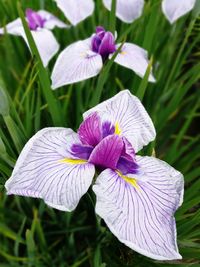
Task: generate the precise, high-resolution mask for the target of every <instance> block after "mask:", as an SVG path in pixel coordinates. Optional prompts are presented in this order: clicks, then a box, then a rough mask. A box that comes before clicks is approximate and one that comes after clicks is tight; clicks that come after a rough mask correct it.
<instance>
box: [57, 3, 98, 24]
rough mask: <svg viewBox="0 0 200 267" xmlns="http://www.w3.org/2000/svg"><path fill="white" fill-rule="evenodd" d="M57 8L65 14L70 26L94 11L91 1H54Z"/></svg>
mask: <svg viewBox="0 0 200 267" xmlns="http://www.w3.org/2000/svg"><path fill="white" fill-rule="evenodd" d="M55 1H56V3H57V5H58V7H59V8H60V9H61V10H62V12H63V13H64V14H65V16H66V18H67V19H68V20H69V21H70V22H71V24H72V25H74V26H75V25H76V24H78V23H79V22H81V21H82V20H84V19H86V18H87V17H89V16H90V15H92V13H93V11H94V2H93V0H67V1H66V0H55Z"/></svg>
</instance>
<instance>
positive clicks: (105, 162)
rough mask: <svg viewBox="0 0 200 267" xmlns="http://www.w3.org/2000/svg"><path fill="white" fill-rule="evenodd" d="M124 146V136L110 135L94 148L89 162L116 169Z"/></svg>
mask: <svg viewBox="0 0 200 267" xmlns="http://www.w3.org/2000/svg"><path fill="white" fill-rule="evenodd" d="M123 146H124V144H123V140H122V138H120V137H119V136H117V135H109V136H107V137H106V138H104V139H103V140H102V141H101V142H100V143H99V144H98V145H97V146H96V147H95V148H94V150H93V151H92V153H91V155H90V157H89V160H88V162H90V163H92V164H94V165H96V166H99V167H101V168H103V169H105V168H110V169H114V170H115V169H116V167H117V162H118V160H119V158H120V155H121V152H122V150H123Z"/></svg>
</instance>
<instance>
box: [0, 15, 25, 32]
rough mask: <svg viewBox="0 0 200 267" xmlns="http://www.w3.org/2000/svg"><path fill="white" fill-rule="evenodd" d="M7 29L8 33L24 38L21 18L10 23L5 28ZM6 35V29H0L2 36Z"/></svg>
mask: <svg viewBox="0 0 200 267" xmlns="http://www.w3.org/2000/svg"><path fill="white" fill-rule="evenodd" d="M5 28H6V32H7V33H9V34H12V35H17V36H22V34H23V32H24V29H23V26H22V22H21V19H20V18H18V19H16V20H14V21H12V22H10V23H8V24H7V25H6V26H5ZM4 33H5V32H4V28H0V34H4Z"/></svg>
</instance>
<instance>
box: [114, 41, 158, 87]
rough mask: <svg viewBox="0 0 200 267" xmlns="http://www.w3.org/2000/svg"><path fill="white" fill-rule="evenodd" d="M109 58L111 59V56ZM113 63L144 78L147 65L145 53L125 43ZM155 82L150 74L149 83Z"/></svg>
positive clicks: (139, 48) (141, 49)
mask: <svg viewBox="0 0 200 267" xmlns="http://www.w3.org/2000/svg"><path fill="white" fill-rule="evenodd" d="M119 46H120V44H118V45H117V47H119ZM109 58H110V59H111V58H112V55H110V57H109ZM114 61H115V62H116V63H118V64H119V65H121V66H123V67H126V68H128V69H131V70H132V71H134V72H135V73H136V74H137V75H138V76H139V77H141V78H143V77H144V75H145V73H146V70H147V67H148V64H149V60H148V53H147V51H146V50H144V49H143V48H141V47H139V46H137V45H135V44H131V43H125V44H124V45H123V47H122V50H121V52H120V53H119V54H118V55H117V57H116V58H115V60H114ZM155 81H156V80H155V78H154V76H153V74H152V73H150V75H149V82H155Z"/></svg>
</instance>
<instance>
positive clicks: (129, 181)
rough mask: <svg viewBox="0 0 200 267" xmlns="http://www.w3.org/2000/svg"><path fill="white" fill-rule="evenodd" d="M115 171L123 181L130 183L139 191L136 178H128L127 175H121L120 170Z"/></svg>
mask: <svg viewBox="0 0 200 267" xmlns="http://www.w3.org/2000/svg"><path fill="white" fill-rule="evenodd" d="M116 173H117V174H118V175H119V176H120V177H121V178H122V179H124V181H126V182H127V183H129V184H131V185H132V186H133V187H135V189H137V190H138V191H140V187H139V185H138V183H137V180H136V179H135V178H130V177H128V176H125V175H123V174H122V173H121V172H120V171H116Z"/></svg>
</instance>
